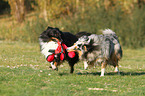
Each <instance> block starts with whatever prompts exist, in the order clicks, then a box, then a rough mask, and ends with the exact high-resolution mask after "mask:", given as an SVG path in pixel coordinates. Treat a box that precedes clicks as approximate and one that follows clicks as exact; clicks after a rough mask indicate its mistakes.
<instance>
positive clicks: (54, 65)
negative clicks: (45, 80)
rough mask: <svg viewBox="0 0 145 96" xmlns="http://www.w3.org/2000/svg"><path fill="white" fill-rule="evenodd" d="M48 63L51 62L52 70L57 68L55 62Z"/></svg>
mask: <svg viewBox="0 0 145 96" xmlns="http://www.w3.org/2000/svg"><path fill="white" fill-rule="evenodd" d="M50 64H51V68H52V69H53V70H58V67H57V62H51V63H50Z"/></svg>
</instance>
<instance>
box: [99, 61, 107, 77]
mask: <svg viewBox="0 0 145 96" xmlns="http://www.w3.org/2000/svg"><path fill="white" fill-rule="evenodd" d="M106 64H107V63H106V62H105V61H104V62H102V65H101V75H100V77H102V76H104V74H105V68H106Z"/></svg>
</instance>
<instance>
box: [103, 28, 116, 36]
mask: <svg viewBox="0 0 145 96" xmlns="http://www.w3.org/2000/svg"><path fill="white" fill-rule="evenodd" d="M102 33H103V34H104V35H116V33H115V32H114V31H112V30H111V29H105V30H102Z"/></svg>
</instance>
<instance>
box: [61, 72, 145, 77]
mask: <svg viewBox="0 0 145 96" xmlns="http://www.w3.org/2000/svg"><path fill="white" fill-rule="evenodd" d="M73 74H74V73H73ZM76 74H77V75H95V76H97V75H100V74H101V72H78V73H76ZM59 75H60V76H63V75H70V73H64V72H63V73H59ZM105 75H106V76H109V75H118V73H115V72H107V73H105ZM119 75H120V76H137V75H145V72H120V74H119Z"/></svg>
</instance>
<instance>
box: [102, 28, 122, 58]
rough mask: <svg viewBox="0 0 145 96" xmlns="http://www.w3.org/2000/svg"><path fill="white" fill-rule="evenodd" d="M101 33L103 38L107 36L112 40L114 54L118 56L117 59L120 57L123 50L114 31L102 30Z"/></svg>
mask: <svg viewBox="0 0 145 96" xmlns="http://www.w3.org/2000/svg"><path fill="white" fill-rule="evenodd" d="M102 33H103V35H104V37H105V38H107V39H109V40H110V41H111V42H113V44H114V50H115V54H116V56H117V57H118V59H121V58H122V55H123V52H122V48H121V45H120V43H119V39H118V36H117V35H116V33H115V32H114V31H112V30H111V29H105V30H102Z"/></svg>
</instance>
